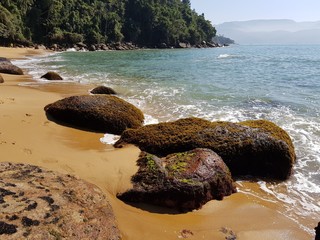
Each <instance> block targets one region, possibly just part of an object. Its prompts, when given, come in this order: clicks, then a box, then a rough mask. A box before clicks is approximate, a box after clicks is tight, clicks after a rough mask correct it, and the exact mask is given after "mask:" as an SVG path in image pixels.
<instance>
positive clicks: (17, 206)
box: [0, 163, 121, 240]
mask: <svg viewBox="0 0 320 240" xmlns="http://www.w3.org/2000/svg"><path fill="white" fill-rule="evenodd" d="M0 238H1V239H34V240H37V239H74V240H76V239H108V240H118V239H121V237H120V233H119V230H118V228H117V226H116V222H115V218H114V215H113V211H112V209H111V206H110V204H109V203H108V202H107V200H106V198H105V196H104V194H103V193H102V192H101V191H100V190H99V189H98V188H97V187H95V186H94V185H92V184H90V183H87V182H85V181H83V180H80V179H77V178H75V177H72V176H70V175H63V174H60V173H55V172H52V171H46V170H43V169H41V168H39V167H36V166H31V165H24V164H13V163H0Z"/></svg>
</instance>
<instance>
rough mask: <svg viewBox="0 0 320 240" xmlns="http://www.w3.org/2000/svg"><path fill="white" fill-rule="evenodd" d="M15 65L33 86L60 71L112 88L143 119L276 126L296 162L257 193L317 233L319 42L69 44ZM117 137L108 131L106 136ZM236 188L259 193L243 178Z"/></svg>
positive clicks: (69, 79) (260, 183) (319, 206)
mask: <svg viewBox="0 0 320 240" xmlns="http://www.w3.org/2000/svg"><path fill="white" fill-rule="evenodd" d="M14 63H15V64H17V65H19V66H21V67H23V68H24V69H27V70H28V71H29V73H30V74H31V75H32V76H33V77H34V79H35V81H34V82H33V83H29V84H33V86H36V85H45V84H61V83H60V82H59V83H58V82H48V81H46V80H43V79H40V76H41V75H42V74H44V73H46V72H47V71H56V72H58V73H59V74H60V75H61V76H63V77H64V81H65V82H77V83H80V84H93V85H97V86H98V85H105V86H108V87H111V88H113V89H114V90H115V91H116V92H118V94H119V96H120V97H121V98H123V99H125V100H127V101H129V102H130V103H132V104H134V105H135V106H137V107H138V108H140V109H141V110H142V111H143V112H144V114H145V117H146V121H145V124H153V123H158V122H165V121H173V120H177V119H180V118H186V117H191V116H194V117H200V118H204V119H207V120H210V121H231V122H238V121H245V120H252V119H267V120H270V121H272V122H274V123H276V124H277V125H279V126H280V127H282V128H283V129H285V130H286V131H287V132H288V134H289V135H290V136H291V138H292V140H293V143H294V146H295V150H296V154H297V163H296V164H295V166H294V172H293V174H292V176H291V177H290V179H289V180H287V181H285V182H280V183H279V182H266V181H264V180H260V179H258V180H257V182H258V186H259V188H260V191H261V195H260V198H262V199H263V200H265V201H270V202H272V203H276V204H282V205H283V206H284V207H283V208H282V210H281V211H282V214H284V215H286V216H288V217H289V218H291V219H293V220H294V221H296V222H297V223H301V228H303V230H305V231H308V232H310V233H314V230H313V228H314V227H315V226H316V225H317V223H318V221H320V45H263V46H258V45H253V46H249V45H231V46H228V47H221V48H209V49H166V50H159V49H142V50H134V51H101V52H75V51H73V49H70V50H69V51H66V52H62V53H55V54H52V55H49V56H46V57H35V58H31V59H28V60H17V61H15V62H14ZM112 139H113V136H111V137H110V136H109V135H108V134H106V135H105V137H104V138H102V139H101V141H102V142H104V143H110V142H109V141H110V140H112ZM238 191H240V192H244V193H248V194H255V195H257V193H256V192H253V191H252V190H250V188H247V187H245V185H242V184H241V182H240V183H238ZM258 197H259V196H258ZM305 222H306V223H305Z"/></svg>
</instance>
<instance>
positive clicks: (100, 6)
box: [0, 0, 216, 47]
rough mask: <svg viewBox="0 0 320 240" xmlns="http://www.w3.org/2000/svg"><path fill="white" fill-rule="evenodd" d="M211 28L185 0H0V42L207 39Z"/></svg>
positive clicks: (155, 43) (148, 42) (142, 42)
mask: <svg viewBox="0 0 320 240" xmlns="http://www.w3.org/2000/svg"><path fill="white" fill-rule="evenodd" d="M215 33H216V30H215V28H214V27H213V26H212V25H211V23H210V22H209V21H208V20H206V19H205V17H204V15H203V14H202V15H198V14H197V13H196V12H195V11H194V10H192V9H191V6H190V1H189V0H182V1H181V0H1V2H0V44H1V45H8V44H11V43H20V44H29V43H43V44H46V45H50V44H53V43H57V44H62V45H71V44H74V43H77V42H85V43H87V44H91V43H110V42H123V41H126V42H133V43H135V44H139V45H142V46H149V47H154V46H160V45H161V44H162V45H163V44H165V45H167V46H175V45H176V44H178V43H179V42H185V43H190V44H192V45H195V44H199V43H201V42H202V41H211V39H212V38H213V37H214V36H215Z"/></svg>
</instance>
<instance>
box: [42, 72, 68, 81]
mask: <svg viewBox="0 0 320 240" xmlns="http://www.w3.org/2000/svg"><path fill="white" fill-rule="evenodd" d="M41 78H44V79H47V80H63V78H62V77H61V76H60V75H59V74H58V73H56V72H47V73H46V74H44V75H42V76H41Z"/></svg>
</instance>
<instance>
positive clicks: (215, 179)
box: [118, 148, 236, 212]
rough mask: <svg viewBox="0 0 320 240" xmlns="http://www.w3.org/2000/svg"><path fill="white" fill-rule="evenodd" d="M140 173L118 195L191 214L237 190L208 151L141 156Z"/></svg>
mask: <svg viewBox="0 0 320 240" xmlns="http://www.w3.org/2000/svg"><path fill="white" fill-rule="evenodd" d="M137 163H138V166H139V170H138V172H137V173H136V174H135V175H134V176H133V177H132V183H133V188H132V189H130V190H128V191H127V192H124V193H122V194H119V195H118V198H119V199H121V200H123V201H128V202H145V203H151V204H156V205H160V206H165V207H170V208H176V209H178V210H180V211H183V212H184V211H191V210H193V209H198V208H201V207H202V205H204V204H205V203H206V202H208V201H210V200H212V199H218V200H222V199H223V197H224V196H228V195H230V194H232V193H234V192H235V191H236V189H235V186H234V185H233V180H232V178H231V174H230V171H229V169H228V167H227V166H226V165H225V163H224V162H223V160H222V159H221V158H220V157H219V156H218V155H217V154H216V153H215V152H213V151H212V150H210V149H200V148H198V149H194V150H191V151H188V152H183V153H176V154H171V155H168V156H167V157H164V158H158V157H156V156H154V155H151V154H148V153H145V152H144V153H142V154H141V155H140V158H139V160H138V162H137Z"/></svg>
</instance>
